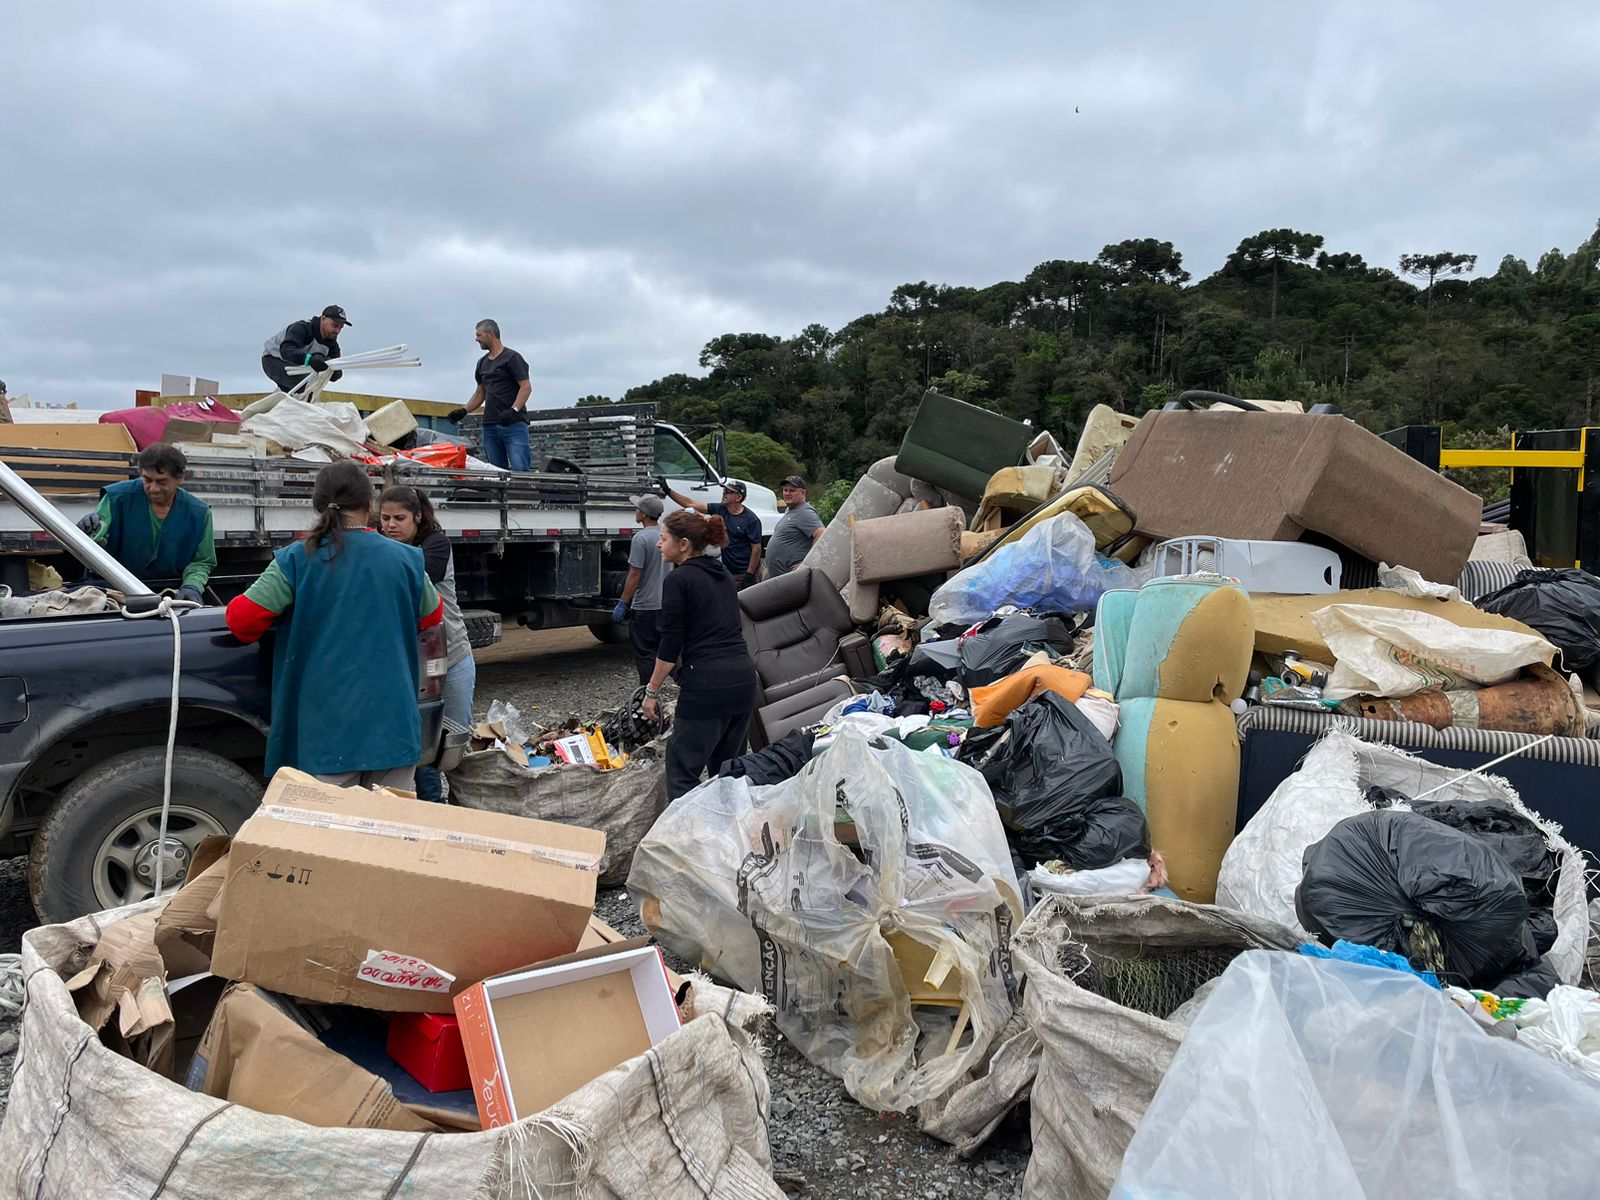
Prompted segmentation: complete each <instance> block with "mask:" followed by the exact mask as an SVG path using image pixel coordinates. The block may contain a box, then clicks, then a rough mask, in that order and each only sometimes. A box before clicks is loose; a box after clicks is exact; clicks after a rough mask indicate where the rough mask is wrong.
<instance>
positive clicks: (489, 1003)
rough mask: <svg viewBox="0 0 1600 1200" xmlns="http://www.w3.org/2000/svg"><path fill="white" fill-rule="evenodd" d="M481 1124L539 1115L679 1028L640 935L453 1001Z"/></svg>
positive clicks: (495, 981) (656, 958)
mask: <svg viewBox="0 0 1600 1200" xmlns="http://www.w3.org/2000/svg"><path fill="white" fill-rule="evenodd" d="M456 1016H458V1017H459V1018H460V1019H461V1042H462V1046H463V1048H464V1049H465V1051H466V1055H467V1065H468V1067H469V1069H470V1070H471V1073H472V1084H473V1092H474V1095H475V1097H476V1099H477V1102H478V1116H479V1119H480V1120H481V1121H482V1123H483V1127H484V1128H485V1129H492V1128H495V1127H496V1126H500V1125H509V1124H511V1123H513V1122H514V1121H517V1120H520V1119H521V1118H523V1117H527V1116H531V1115H532V1114H534V1113H538V1112H542V1111H544V1110H545V1109H546V1108H549V1107H550V1105H552V1104H554V1103H555V1102H556V1101H558V1100H560V1099H561V1098H562V1097H563V1096H567V1095H570V1094H571V1093H573V1092H575V1091H577V1090H578V1089H579V1088H581V1087H583V1086H584V1085H585V1084H587V1083H591V1082H593V1081H594V1080H596V1079H598V1078H599V1077H600V1076H601V1075H604V1074H605V1073H606V1072H607V1071H609V1070H611V1069H612V1068H613V1067H615V1066H618V1065H619V1064H621V1063H624V1062H626V1061H627V1060H628V1059H630V1058H633V1057H634V1056H635V1055H639V1054H643V1053H644V1052H645V1051H646V1050H648V1049H650V1047H651V1046H654V1045H655V1044H656V1043H658V1042H660V1041H662V1040H663V1039H665V1038H667V1037H669V1036H671V1035H672V1034H673V1033H675V1032H677V1030H678V1029H679V1028H680V1027H681V1021H680V1020H679V1017H678V1008H677V1005H676V1004H675V1003H674V1002H673V993H672V987H671V985H670V984H669V982H668V979H667V968H666V963H665V962H664V961H663V959H662V957H661V951H660V950H658V949H657V948H656V947H654V946H652V945H650V944H649V943H648V941H647V940H646V939H644V938H638V939H636V940H634V941H627V942H620V943H617V944H616V945H607V946H598V947H596V948H594V949H592V950H582V951H579V952H578V953H577V954H572V955H568V956H567V957H565V958H559V959H554V960H552V961H550V962H545V963H540V964H539V965H537V966H533V967H528V968H526V969H524V970H520V971H512V972H510V973H508V974H504V975H499V976H496V977H494V978H490V979H485V980H484V981H483V982H482V983H479V984H476V985H474V986H473V987H471V988H469V989H467V991H465V992H463V993H462V994H461V995H460V996H458V997H457V998H456Z"/></svg>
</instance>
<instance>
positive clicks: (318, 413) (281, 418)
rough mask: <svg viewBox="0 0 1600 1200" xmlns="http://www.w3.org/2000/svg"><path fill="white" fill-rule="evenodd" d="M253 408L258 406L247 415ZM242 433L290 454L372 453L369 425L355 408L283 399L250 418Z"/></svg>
mask: <svg viewBox="0 0 1600 1200" xmlns="http://www.w3.org/2000/svg"><path fill="white" fill-rule="evenodd" d="M268 399H271V397H268ZM261 403H262V401H259V400H258V401H257V402H256V404H261ZM253 408H255V405H251V406H250V409H246V410H245V411H246V413H247V414H248V413H250V411H251V409H253ZM239 432H240V433H253V434H255V435H257V436H258V437H264V438H267V439H269V440H270V441H274V442H277V443H278V445H280V446H282V447H283V448H284V449H285V450H290V451H299V450H310V449H318V450H326V451H327V452H328V453H330V454H332V455H334V456H336V457H339V458H349V457H350V456H351V455H356V454H369V453H370V451H369V450H368V449H367V438H368V436H369V435H368V433H367V426H366V422H365V421H363V420H362V419H361V413H360V411H359V410H358V409H357V408H356V406H355V405H354V404H343V403H340V404H306V403H304V402H302V401H299V400H288V399H283V400H280V401H279V402H278V403H276V404H274V405H272V407H271V408H268V409H267V410H266V411H264V412H256V413H254V414H253V415H247V416H246V417H245V420H244V423H243V424H242V425H240V426H239Z"/></svg>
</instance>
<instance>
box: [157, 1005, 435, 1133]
mask: <svg viewBox="0 0 1600 1200" xmlns="http://www.w3.org/2000/svg"><path fill="white" fill-rule="evenodd" d="M186 1083H187V1086H188V1088H189V1090H190V1091H195V1092H204V1093H205V1094H206V1095H208V1096H216V1097H217V1098H218V1099H221V1100H228V1101H231V1102H232V1103H234V1104H239V1105H242V1106H244V1107H245V1108H253V1109H255V1110H256V1111H257V1112H264V1113H274V1114H276V1115H278V1116H281V1117H293V1118H294V1119H295V1120H297V1121H304V1122H305V1123H306V1124H307V1125H317V1126H321V1127H322V1128H325V1129H339V1128H355V1129H397V1130H400V1131H402V1132H407V1133H428V1132H432V1131H433V1130H434V1129H435V1128H436V1127H435V1126H434V1125H433V1123H432V1122H430V1121H425V1120H423V1119H422V1118H421V1117H418V1116H416V1115H414V1114H413V1113H412V1112H411V1111H410V1110H409V1109H407V1108H406V1107H405V1106H404V1105H402V1104H401V1103H400V1102H399V1101H397V1100H396V1099H395V1096H394V1092H393V1091H391V1090H390V1088H389V1085H388V1084H386V1083H385V1082H384V1081H383V1080H381V1079H379V1078H378V1077H377V1076H376V1075H374V1074H372V1072H370V1071H366V1070H363V1069H362V1068H361V1067H358V1066H357V1065H356V1064H355V1063H353V1062H351V1061H350V1060H349V1059H347V1058H345V1057H344V1056H343V1055H342V1054H336V1053H335V1052H334V1051H332V1050H330V1049H328V1048H327V1047H326V1046H324V1045H323V1044H322V1043H321V1042H320V1041H318V1040H317V1037H316V1035H315V1034H314V1033H313V1032H312V1031H311V1030H310V1029H308V1028H306V1027H305V1026H304V1025H302V1024H301V1023H300V1021H299V1020H297V1019H296V1017H295V1015H294V1008H293V1006H292V1005H291V1004H288V1003H286V1002H285V1001H284V1000H283V998H282V997H278V996H273V995H272V994H271V993H270V992H266V991H264V990H263V989H261V988H258V987H255V986H254V985H253V984H248V983H242V984H236V985H234V986H233V987H231V988H229V989H228V990H227V991H226V992H225V993H224V994H223V997H222V1000H221V1001H220V1002H219V1003H218V1004H217V1010H216V1012H215V1013H214V1014H213V1015H212V1018H211V1024H210V1025H209V1026H207V1027H206V1034H205V1037H204V1038H202V1039H201V1042H200V1048H199V1049H198V1050H197V1051H196V1052H195V1056H194V1061H193V1062H192V1063H191V1064H190V1068H189V1074H188V1077H187V1080H186Z"/></svg>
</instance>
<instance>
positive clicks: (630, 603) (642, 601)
mask: <svg viewBox="0 0 1600 1200" xmlns="http://www.w3.org/2000/svg"><path fill="white" fill-rule="evenodd" d="M629 499H630V500H631V501H632V502H633V506H634V508H636V509H637V510H638V516H639V523H640V525H642V526H643V528H642V529H640V530H639V532H638V533H636V534H634V535H633V544H632V545H631V546H629V547H628V578H627V581H626V582H625V583H624V584H623V585H622V599H621V601H620V602H618V604H617V606H616V608H614V609H612V610H611V616H612V618H613V619H615V620H616V621H618V622H619V623H620V622H622V621H627V622H628V633H629V636H630V637H631V638H632V640H633V663H634V666H635V668H636V669H637V670H638V672H639V682H640V683H649V682H650V675H651V673H652V672H653V671H654V670H655V667H656V648H657V647H658V646H660V645H661V581H662V580H663V579H665V578H666V575H667V572H668V571H670V570H672V567H671V565H670V564H668V563H666V562H663V561H662V559H661V530H660V529H658V528H657V527H656V522H657V521H659V520H660V519H661V513H662V511H663V510H664V509H665V507H666V506H665V505H663V504H662V503H661V497H660V496H630V497H629Z"/></svg>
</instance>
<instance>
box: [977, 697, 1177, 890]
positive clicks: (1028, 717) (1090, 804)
mask: <svg viewBox="0 0 1600 1200" xmlns="http://www.w3.org/2000/svg"><path fill="white" fill-rule="evenodd" d="M969 742H970V739H969ZM975 751H976V753H975V754H974V755H970V756H964V757H967V761H969V762H970V763H971V765H973V766H975V767H977V768H978V770H979V771H980V772H982V774H983V777H984V778H985V779H987V780H988V781H989V790H990V791H991V792H992V793H994V800H995V804H996V806H997V807H998V808H999V810H1000V820H1001V823H1002V824H1003V825H1004V826H1005V827H1006V836H1007V837H1008V838H1009V839H1010V841H1011V844H1012V846H1013V848H1014V849H1015V850H1016V852H1017V854H1018V855H1020V856H1021V858H1022V860H1023V862H1024V863H1025V864H1026V865H1027V866H1030V867H1032V866H1037V865H1038V864H1039V863H1042V862H1049V861H1050V860H1051V859H1060V860H1061V861H1062V862H1064V863H1066V864H1067V865H1068V866H1069V867H1073V868H1075V869H1077V870H1081V871H1093V870H1098V869H1099V868H1101V867H1109V866H1110V865H1111V864H1112V863H1117V862H1121V861H1122V860H1123V859H1125V858H1146V857H1148V856H1149V854H1150V832H1149V829H1148V827H1147V826H1146V825H1145V819H1144V813H1143V812H1141V811H1140V810H1139V806H1138V805H1137V804H1135V803H1134V802H1133V801H1132V800H1129V799H1127V798H1126V797H1125V796H1123V795H1122V769H1121V768H1120V767H1119V766H1118V765H1117V759H1116V756H1115V755H1114V754H1112V752H1111V746H1110V744H1109V743H1108V742H1107V741H1106V739H1105V738H1104V737H1102V736H1101V734H1100V731H1099V730H1097V729H1096V728H1095V727H1094V726H1093V725H1092V724H1091V723H1090V722H1089V718H1087V717H1085V716H1084V715H1083V714H1082V713H1080V712H1079V711H1078V708H1077V706H1076V705H1075V704H1073V703H1072V701H1070V700H1065V699H1063V698H1062V697H1060V696H1058V695H1056V694H1055V693H1054V692H1046V693H1045V694H1044V695H1042V696H1037V697H1035V698H1034V699H1032V700H1030V701H1029V702H1028V703H1027V704H1024V705H1023V706H1022V707H1021V708H1018V709H1016V710H1014V711H1013V712H1012V713H1011V715H1010V716H1008V717H1007V718H1006V722H1005V724H1004V725H1003V726H1001V728H1000V731H999V732H998V733H997V734H994V735H985V736H984V737H982V738H981V739H979V742H978V744H977V746H976V747H975Z"/></svg>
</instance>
